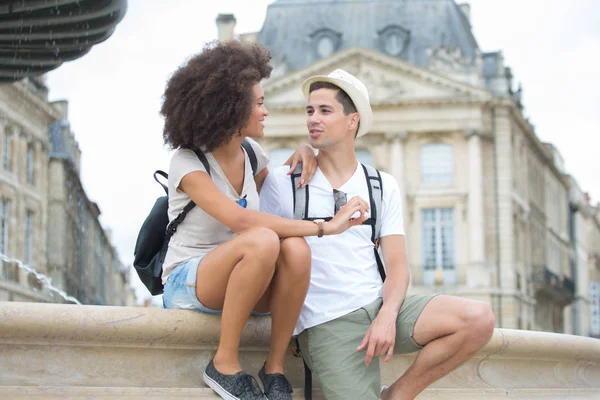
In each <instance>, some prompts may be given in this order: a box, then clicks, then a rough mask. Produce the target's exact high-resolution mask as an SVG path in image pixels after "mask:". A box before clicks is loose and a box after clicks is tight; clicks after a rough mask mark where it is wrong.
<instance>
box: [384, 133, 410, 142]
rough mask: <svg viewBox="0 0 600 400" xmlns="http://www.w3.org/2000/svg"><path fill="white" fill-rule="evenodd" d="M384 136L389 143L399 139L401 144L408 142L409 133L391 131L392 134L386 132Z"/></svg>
mask: <svg viewBox="0 0 600 400" xmlns="http://www.w3.org/2000/svg"><path fill="white" fill-rule="evenodd" d="M383 135H384V137H385V138H386V139H387V140H389V141H392V140H394V139H399V140H400V141H401V142H406V140H407V139H408V135H409V134H408V132H407V131H391V132H389V131H388V132H385V133H384V134H383Z"/></svg>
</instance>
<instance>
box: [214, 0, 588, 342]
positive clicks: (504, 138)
mask: <svg viewBox="0 0 600 400" xmlns="http://www.w3.org/2000/svg"><path fill="white" fill-rule="evenodd" d="M307 13H310V18H308V17H307ZM217 25H218V27H219V37H220V39H221V40H227V39H231V38H233V37H235V35H234V26H235V18H233V16H231V15H221V16H219V17H218V18H217ZM238 37H239V38H240V39H241V40H257V41H260V42H262V43H263V44H265V45H266V46H267V47H268V48H270V49H271V50H272V52H273V55H274V72H273V76H272V77H271V78H270V79H269V80H268V81H267V82H266V83H265V84H264V89H265V96H266V100H265V102H266V105H267V107H268V109H269V111H270V113H271V114H270V116H269V118H268V123H267V133H266V137H265V138H264V140H263V141H262V144H263V145H264V147H265V148H266V149H267V151H269V152H270V154H271V157H272V159H273V163H274V164H280V163H281V161H282V160H285V158H287V156H288V155H289V154H290V153H291V152H292V149H293V148H295V147H296V146H297V145H298V144H299V143H301V142H305V141H306V137H307V133H306V127H305V109H304V107H305V100H304V98H303V95H302V93H301V91H300V85H301V83H302V82H303V81H304V79H306V78H308V77H309V76H312V75H315V74H328V73H329V72H331V71H332V70H334V69H336V68H343V69H345V70H347V71H349V72H350V73H352V74H354V75H356V76H357V77H359V78H360V79H361V80H362V81H363V82H365V84H366V85H367V87H368V89H369V91H370V98H371V104H372V107H373V112H374V121H375V122H374V125H373V127H372V129H371V131H370V133H369V134H368V135H366V136H364V137H363V138H361V139H359V140H358V141H357V144H356V145H357V148H358V149H359V159H360V160H361V161H364V162H368V163H371V164H373V165H374V166H375V167H377V168H379V169H381V170H383V171H386V172H389V173H391V174H392V175H393V176H394V177H395V178H396V179H397V181H398V182H399V184H400V187H401V190H402V193H403V198H404V224H405V230H406V234H407V243H408V255H409V262H410V268H411V273H412V287H411V291H412V292H413V293H425V292H439V293H448V294H453V295H459V296H467V297H470V298H475V299H481V300H484V301H487V302H489V303H490V304H492V306H493V308H494V311H495V314H496V319H497V324H498V325H499V326H501V327H505V328H522V329H539V330H546V331H555V332H577V333H581V334H586V332H584V331H581V330H580V328H576V329H575V328H573V323H574V322H573V320H574V318H573V317H572V316H571V314H572V307H570V308H567V309H566V307H567V306H569V305H570V304H571V303H572V302H573V300H574V299H575V297H576V296H578V297H577V298H578V302H579V303H581V304H589V300H588V298H587V292H588V290H587V289H584V286H586V287H587V285H588V283H587V282H586V281H585V280H584V279H583V278H582V279H581V280H580V281H577V282H575V280H574V274H575V273H576V270H574V269H573V268H571V266H570V264H569V260H570V259H569V223H568V221H569V215H570V214H569V205H570V200H569V190H570V186H569V178H568V176H567V175H566V174H565V171H564V168H563V162H562V159H561V157H560V154H559V153H558V151H557V150H556V149H555V148H554V147H553V146H552V145H550V144H546V143H542V142H541V141H540V140H539V138H538V137H537V135H536V132H535V129H534V127H533V125H532V124H531V123H530V122H529V121H528V120H527V119H526V118H525V117H524V114H523V105H522V104H521V88H520V87H519V88H518V89H517V88H515V85H514V82H513V80H512V73H511V70H510V68H509V67H508V66H507V65H505V63H504V60H503V56H502V53H501V52H489V53H487V52H484V51H482V50H481V49H480V48H479V46H478V44H477V41H476V39H475V37H474V35H473V31H472V29H471V21H470V8H469V5H467V4H463V5H459V4H456V3H455V1H453V0H428V1H422V0H404V1H378V0H373V1H361V2H354V1H349V0H346V1H336V2H330V1H308V0H304V1H303V0H278V1H275V2H274V3H272V4H271V5H270V6H269V7H268V10H267V14H266V19H265V22H264V25H263V27H262V29H261V30H260V32H256V33H248V34H243V35H239V36H238ZM384 190H385V189H384ZM574 240H575V242H574V245H575V246H576V248H577V251H578V253H577V254H578V256H577V257H578V258H577V260H580V261H582V260H584V259H585V255H584V254H583V253H584V252H585V251H587V250H586V247H585V245H582V242H581V241H580V240H579V239H574ZM578 240H579V241H578ZM581 268H584V267H583V264H582V267H581ZM577 271H578V269H577ZM579 303H578V304H579ZM577 307H579V306H577ZM577 307H575V309H577ZM579 308H580V309H583V308H584V306H583V305H582V306H580V307H579ZM565 310H566V311H565ZM582 318H585V316H583V314H581V317H580V318H579V320H580V321H581V319H582ZM575 319H577V318H575ZM565 320H566V321H565ZM581 323H582V324H583V325H581V326H585V324H584V323H583V321H581Z"/></svg>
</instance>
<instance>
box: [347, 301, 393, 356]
mask: <svg viewBox="0 0 600 400" xmlns="http://www.w3.org/2000/svg"><path fill="white" fill-rule="evenodd" d="M397 317H398V313H397V312H394V311H392V310H386V309H383V308H382V309H381V310H380V311H379V314H378V315H377V318H375V321H373V323H372V324H371V326H370V327H369V330H368V331H367V333H366V334H365V337H364V338H363V340H362V342H361V343H360V346H358V348H357V349H356V350H357V351H363V350H364V349H367V355H366V357H365V364H366V365H370V364H371V361H372V360H373V357H381V356H386V357H385V359H384V360H383V362H388V361H390V360H391V359H392V355H393V354H394V344H395V343H396V318H397Z"/></svg>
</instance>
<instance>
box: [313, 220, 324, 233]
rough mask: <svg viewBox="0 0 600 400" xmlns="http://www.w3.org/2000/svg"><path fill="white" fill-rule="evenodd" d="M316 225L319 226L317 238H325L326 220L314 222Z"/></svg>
mask: <svg viewBox="0 0 600 400" xmlns="http://www.w3.org/2000/svg"><path fill="white" fill-rule="evenodd" d="M313 222H314V223H315V224H317V237H323V235H324V234H325V231H324V229H323V224H324V223H325V220H324V219H315V220H313Z"/></svg>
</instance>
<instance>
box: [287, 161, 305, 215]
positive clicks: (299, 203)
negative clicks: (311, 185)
mask: <svg viewBox="0 0 600 400" xmlns="http://www.w3.org/2000/svg"><path fill="white" fill-rule="evenodd" d="M301 175H302V164H298V166H297V167H296V169H295V170H294V172H293V173H292V176H291V178H292V191H293V193H294V219H300V220H302V219H306V217H307V216H308V185H306V186H305V187H303V188H299V187H298V186H297V183H298V179H299V178H300V176H301Z"/></svg>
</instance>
